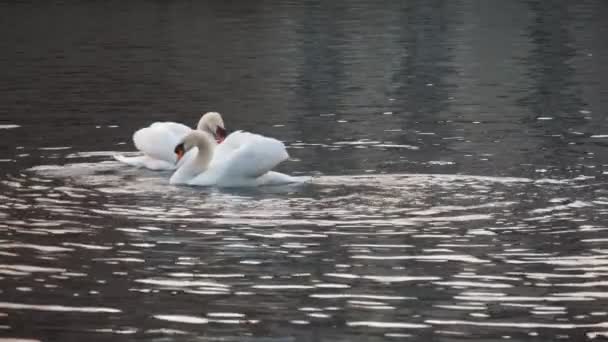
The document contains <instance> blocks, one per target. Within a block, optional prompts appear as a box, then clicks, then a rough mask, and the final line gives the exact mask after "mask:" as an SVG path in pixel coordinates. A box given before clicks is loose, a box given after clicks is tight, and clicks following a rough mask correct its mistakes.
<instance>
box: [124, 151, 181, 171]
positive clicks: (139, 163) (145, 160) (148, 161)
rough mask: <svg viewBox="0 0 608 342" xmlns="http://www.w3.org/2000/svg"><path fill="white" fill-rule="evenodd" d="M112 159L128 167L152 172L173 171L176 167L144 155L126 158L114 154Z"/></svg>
mask: <svg viewBox="0 0 608 342" xmlns="http://www.w3.org/2000/svg"><path fill="white" fill-rule="evenodd" d="M114 159H116V160H118V161H119V162H121V163H124V164H127V165H130V166H134V167H139V168H146V169H149V170H154V171H162V170H174V169H175V167H176V166H175V164H173V163H169V162H167V161H164V160H158V159H154V158H151V157H149V156H146V155H144V156H137V157H126V156H123V155H120V154H115V155H114Z"/></svg>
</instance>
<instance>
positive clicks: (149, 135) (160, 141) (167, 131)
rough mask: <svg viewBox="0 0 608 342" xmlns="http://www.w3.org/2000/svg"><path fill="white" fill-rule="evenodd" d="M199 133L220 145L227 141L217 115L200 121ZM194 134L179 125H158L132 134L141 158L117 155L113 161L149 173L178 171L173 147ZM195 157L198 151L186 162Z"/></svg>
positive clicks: (188, 128) (157, 123) (211, 114)
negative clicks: (211, 137)
mask: <svg viewBox="0 0 608 342" xmlns="http://www.w3.org/2000/svg"><path fill="white" fill-rule="evenodd" d="M196 130H198V131H201V132H206V133H208V134H210V135H211V136H213V137H215V141H217V143H218V144H219V143H221V142H222V141H223V140H224V139H225V138H226V129H225V126H224V120H223V119H222V116H221V115H220V113H218V112H207V113H205V114H204V115H203V116H202V117H201V118H200V120H199V122H198V125H197V126H196ZM192 131H193V130H192V129H191V128H190V127H188V126H186V125H184V124H180V123H177V122H155V123H153V124H151V125H150V126H148V127H144V128H142V129H139V130H138V131H136V132H135V133H134V134H133V143H134V144H135V147H136V148H137V149H138V150H139V151H141V152H143V155H142V156H137V157H125V156H122V155H114V159H116V160H118V161H120V162H123V163H125V164H128V165H131V166H135V167H143V168H147V169H150V170H175V169H176V168H179V166H180V163H177V159H176V156H175V154H174V153H173V147H175V145H176V144H177V143H178V142H179V141H181V140H182V139H183V138H184V137H185V136H186V135H187V134H188V133H190V132H192ZM213 143H215V142H213ZM194 155H195V151H191V152H190V153H188V155H187V156H186V157H187V158H184V159H183V161H184V162H185V161H187V160H189V159H190V158H191V157H192V156H194Z"/></svg>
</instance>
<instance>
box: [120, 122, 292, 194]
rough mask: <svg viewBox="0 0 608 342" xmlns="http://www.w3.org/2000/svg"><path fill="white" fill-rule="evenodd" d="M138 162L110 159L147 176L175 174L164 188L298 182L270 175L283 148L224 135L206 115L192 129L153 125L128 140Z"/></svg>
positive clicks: (263, 140)
mask: <svg viewBox="0 0 608 342" xmlns="http://www.w3.org/2000/svg"><path fill="white" fill-rule="evenodd" d="M133 142H134V143H135V147H136V148H137V149H138V150H139V151H141V152H143V153H144V154H143V155H142V156H137V157H125V156H121V155H116V156H114V158H115V159H117V160H118V161H120V162H123V163H125V164H128V165H131V166H136V167H143V168H147V169H151V170H175V172H174V173H173V175H172V176H171V178H170V179H169V183H170V184H187V185H201V186H221V187H241V186H261V185H279V184H288V183H296V182H301V181H302V179H301V178H299V177H291V176H288V175H285V174H282V173H279V172H274V171H271V170H272V169H273V168H274V167H275V166H277V165H278V164H279V163H281V162H283V161H284V160H286V159H287V158H289V155H288V154H287V151H286V149H285V145H284V144H283V143H282V142H280V141H278V140H276V139H272V138H267V137H264V136H261V135H258V134H253V133H247V132H242V131H236V132H234V133H232V134H230V135H228V136H227V135H226V129H225V126H224V121H223V119H222V116H221V115H220V114H219V113H217V112H208V113H206V114H205V115H203V116H202V117H201V119H200V120H199V122H198V125H197V128H196V129H194V130H193V129H191V128H190V127H188V126H186V125H182V124H179V123H175V122H155V123H153V124H152V125H150V126H148V127H145V128H142V129H140V130H138V131H136V132H135V133H134V134H133Z"/></svg>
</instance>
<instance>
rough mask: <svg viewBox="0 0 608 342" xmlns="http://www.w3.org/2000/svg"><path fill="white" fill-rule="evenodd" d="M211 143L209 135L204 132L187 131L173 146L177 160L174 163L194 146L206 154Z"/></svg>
mask: <svg viewBox="0 0 608 342" xmlns="http://www.w3.org/2000/svg"><path fill="white" fill-rule="evenodd" d="M212 145H213V143H212V142H211V139H210V137H208V136H207V134H206V133H204V132H199V131H192V132H190V133H188V135H186V136H185V137H184V139H182V141H181V142H180V143H179V144H177V145H176V146H175V149H174V150H173V152H175V155H176V156H177V160H176V161H175V163H176V164H177V163H179V161H180V160H181V159H182V158H183V157H184V155H185V154H186V152H188V151H190V150H191V149H193V148H194V147H198V149H199V153H202V154H204V155H205V156H207V155H208V154H210V153H211V150H212Z"/></svg>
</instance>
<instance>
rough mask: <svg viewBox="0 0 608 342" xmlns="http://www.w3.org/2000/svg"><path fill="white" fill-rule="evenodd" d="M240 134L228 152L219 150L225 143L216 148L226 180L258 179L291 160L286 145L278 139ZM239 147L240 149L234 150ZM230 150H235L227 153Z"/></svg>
mask: <svg viewBox="0 0 608 342" xmlns="http://www.w3.org/2000/svg"><path fill="white" fill-rule="evenodd" d="M235 133H236V132H235ZM238 133H239V134H238V135H236V136H235V138H234V139H235V141H234V142H232V143H231V145H228V146H227V148H226V150H224V151H222V150H219V147H220V146H222V145H223V144H224V142H225V141H224V142H223V143H222V144H220V145H218V147H216V151H217V152H216V153H215V154H217V155H218V157H219V158H222V162H221V164H222V178H224V179H231V178H235V179H237V178H241V179H242V178H257V177H259V176H261V175H263V174H265V173H266V172H268V171H270V170H272V169H273V168H274V167H275V166H277V165H278V164H279V163H281V162H283V161H284V160H286V159H287V158H289V155H288V154H287V150H286V149H285V145H284V144H283V143H282V142H281V141H279V140H277V139H273V138H267V137H264V136H261V135H258V134H253V133H246V132H238ZM233 134H234V133H233ZM233 134H231V135H230V136H232V135H233ZM226 140H228V139H226ZM237 145H238V147H236V148H234V147H235V146H237ZM228 148H233V150H232V151H227V150H228ZM221 154H224V155H221Z"/></svg>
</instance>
